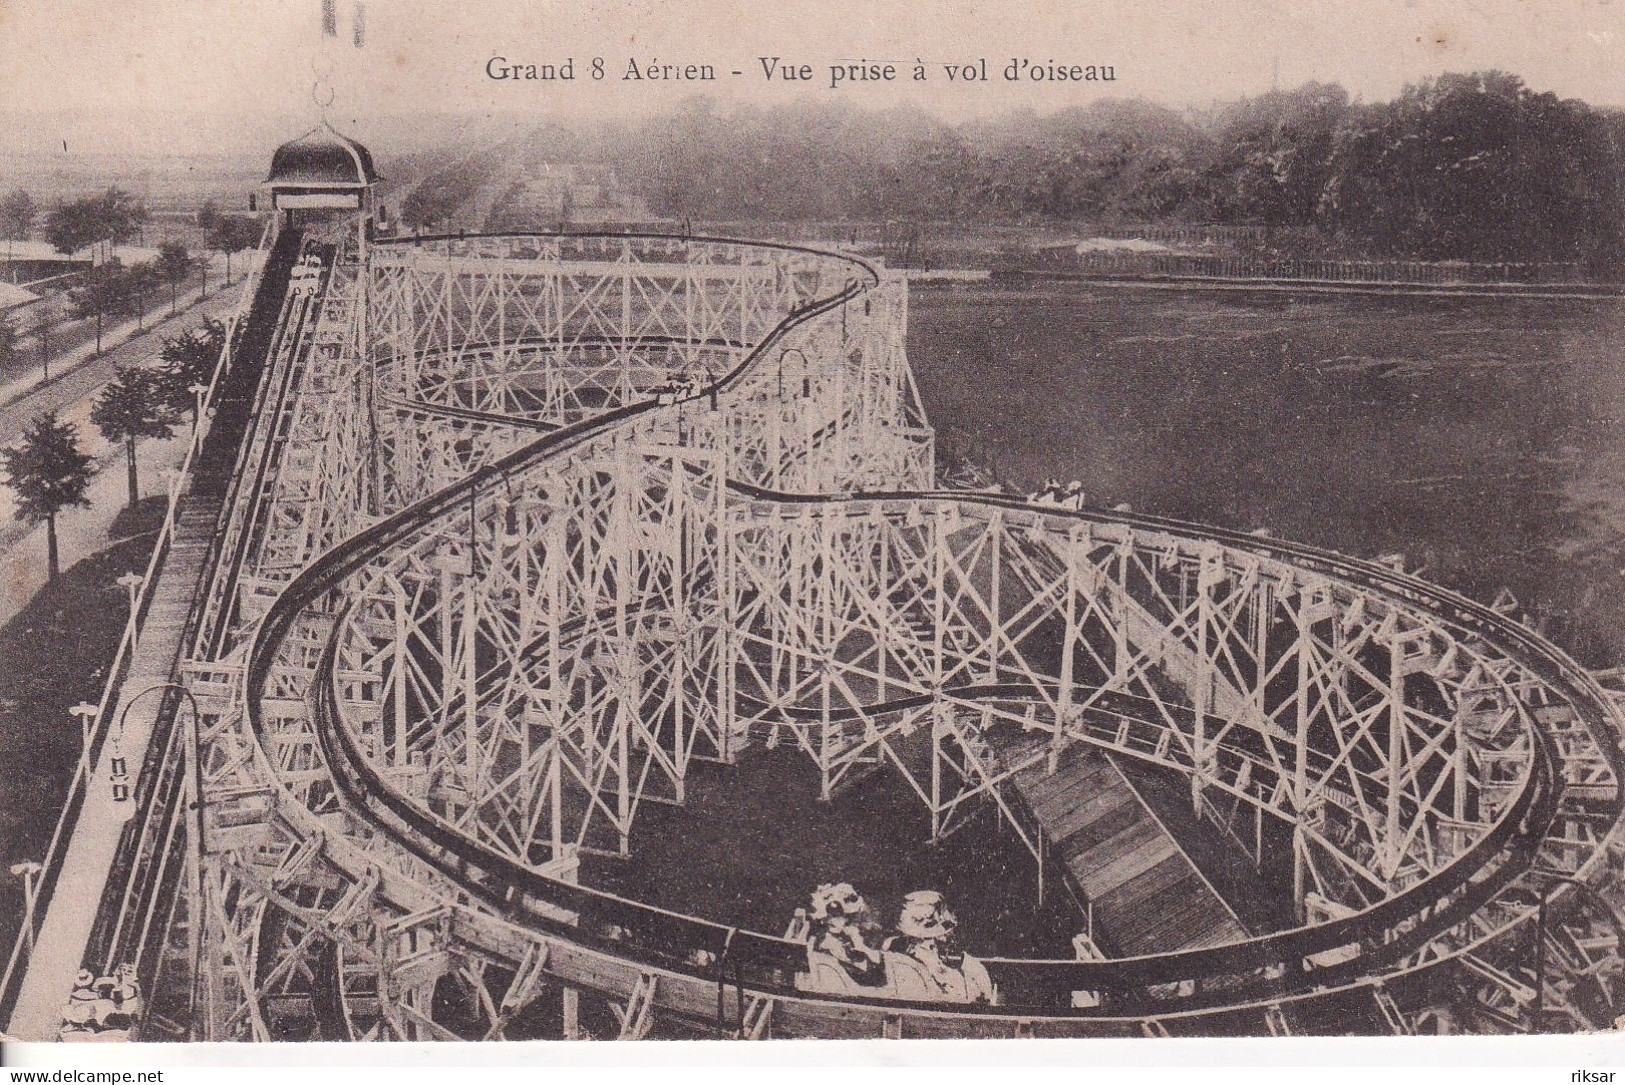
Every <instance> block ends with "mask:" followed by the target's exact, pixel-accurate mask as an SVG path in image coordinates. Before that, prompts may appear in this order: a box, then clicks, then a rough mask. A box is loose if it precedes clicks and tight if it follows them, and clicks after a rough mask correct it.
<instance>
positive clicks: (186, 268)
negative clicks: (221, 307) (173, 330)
mask: <svg viewBox="0 0 1625 1085" xmlns="http://www.w3.org/2000/svg"><path fill="white" fill-rule="evenodd" d="M191 273H192V257H191V254H190V253H188V252H187V251H186V246H185V245H182V244H181V243H180V242H178V241H165V242H164V243H163V244H162V245H160V246H158V277H159V278H160V279H162V280H163V281H164V282H166V283H168V284H169V315H170V316H174V315H175V304H176V300H175V294H176V291H177V290H178V289H179V288H180V285H181V283H182V282H184V281H185V279H186V276H188V275H190V274H191Z"/></svg>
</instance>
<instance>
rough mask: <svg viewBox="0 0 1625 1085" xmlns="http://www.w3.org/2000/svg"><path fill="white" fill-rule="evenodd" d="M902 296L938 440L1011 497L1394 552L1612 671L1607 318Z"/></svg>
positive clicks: (1615, 570) (1620, 436)
mask: <svg viewBox="0 0 1625 1085" xmlns="http://www.w3.org/2000/svg"><path fill="white" fill-rule="evenodd" d="M909 305H910V331H909V357H910V361H911V362H912V363H913V365H914V367H915V370H916V373H917V375H918V377H919V382H920V388H921V394H922V396H923V398H924V400H925V406H926V411H927V414H928V415H929V416H930V418H931V420H932V422H933V423H934V424H935V425H936V426H937V427H938V430H939V434H940V436H941V440H942V442H943V445H944V447H946V448H949V449H964V450H966V451H968V453H969V454H970V455H971V456H972V457H974V458H977V459H980V460H981V461H982V462H984V464H985V465H987V466H990V467H992V468H993V469H995V470H996V471H997V472H998V473H999V475H1000V476H1001V477H1002V478H1004V479H1006V480H1008V481H1010V482H1011V483H1013V484H1016V485H1020V486H1023V487H1029V486H1033V485H1036V484H1037V483H1038V481H1040V480H1041V479H1043V478H1044V477H1046V476H1048V475H1057V476H1059V477H1061V478H1063V479H1066V478H1078V479H1081V480H1083V482H1084V484H1085V489H1086V491H1087V492H1088V493H1089V495H1090V497H1091V499H1092V500H1093V501H1094V502H1096V503H1104V504H1107V505H1113V504H1117V503H1119V502H1128V503H1130V504H1132V505H1133V506H1134V507H1135V508H1136V509H1138V510H1140V511H1144V512H1151V513H1158V514H1163V515H1169V516H1176V517H1183V518H1188V519H1193V520H1199V521H1207V522H1213V523H1218V524H1223V525H1227V526H1231V527H1239V528H1243V529H1249V530H1250V529H1253V528H1257V527H1268V528H1269V529H1271V530H1272V531H1273V532H1274V533H1275V534H1276V535H1278V536H1281V537H1284V538H1293V539H1299V540H1303V541H1306V542H1311V543H1317V544H1321V545H1325V546H1330V547H1333V548H1336V549H1339V550H1342V551H1344V552H1347V553H1351V554H1358V555H1363V556H1374V555H1376V554H1378V553H1382V552H1385V551H1392V550H1399V551H1403V552H1405V553H1406V554H1407V555H1408V557H1409V559H1410V562H1411V564H1412V566H1413V567H1414V566H1416V565H1418V564H1423V563H1425V565H1426V567H1427V568H1426V572H1425V574H1424V575H1426V576H1428V577H1429V578H1431V579H1434V580H1436V581H1439V582H1441V583H1444V584H1446V585H1449V586H1452V587H1455V588H1459V589H1462V590H1465V591H1467V592H1468V593H1470V594H1472V595H1474V596H1476V597H1479V598H1483V599H1486V600H1487V599H1490V598H1492V597H1493V596H1494V595H1495V593H1496V591H1497V590H1498V589H1499V588H1500V587H1501V586H1503V585H1504V586H1506V587H1509V588H1511V589H1512V591H1513V592H1514V593H1515V594H1516V595H1517V596H1518V598H1519V599H1520V600H1521V601H1522V602H1523V603H1524V605H1525V607H1526V608H1527V609H1528V610H1529V611H1530V612H1531V613H1532V615H1534V616H1535V618H1536V619H1538V620H1540V621H1542V622H1544V623H1546V626H1547V629H1548V631H1549V632H1550V633H1551V635H1553V636H1554V637H1556V638H1557V639H1558V640H1559V641H1560V642H1561V643H1563V644H1564V645H1565V646H1566V647H1569V648H1570V649H1571V650H1574V651H1575V652H1577V653H1578V654H1579V655H1580V656H1581V657H1582V658H1583V659H1584V660H1585V661H1586V662H1588V663H1591V664H1594V665H1605V664H1611V663H1615V662H1618V661H1619V660H1620V659H1621V658H1622V657H1625V652H1622V649H1625V591H1622V587H1625V581H1622V573H1621V570H1622V568H1625V428H1622V427H1625V375H1622V373H1621V369H1620V365H1619V360H1620V358H1621V356H1622V347H1625V331H1622V329H1621V328H1620V322H1619V315H1620V312H1621V309H1622V303H1619V302H1613V301H1608V302H1565V301H1545V300H1540V301H1531V300H1510V299H1475V298H1437V297H1408V298H1374V297H1363V296H1354V295H1340V296H1294V295H1282V294H1263V293H1255V294H1221V293H1216V292H1210V291H1197V290H1191V291H1168V290H1146V289H1136V288H1113V287H1095V286H1089V285H1083V284H1049V283H1046V284H1035V285H1032V286H1029V287H1025V288H1024V287H1020V286H1007V285H1003V284H999V283H992V284H980V285H963V286H941V287H916V288H915V289H913V290H912V291H911V294H910V299H909Z"/></svg>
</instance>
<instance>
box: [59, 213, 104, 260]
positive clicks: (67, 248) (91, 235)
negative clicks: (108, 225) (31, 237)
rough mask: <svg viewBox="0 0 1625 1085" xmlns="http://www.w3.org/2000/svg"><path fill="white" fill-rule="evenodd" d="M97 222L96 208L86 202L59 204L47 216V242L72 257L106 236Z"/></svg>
mask: <svg viewBox="0 0 1625 1085" xmlns="http://www.w3.org/2000/svg"><path fill="white" fill-rule="evenodd" d="M100 229H101V228H100V226H99V225H98V224H97V222H96V220H95V209H94V207H93V206H92V205H91V204H90V203H88V202H86V201H84V200H75V201H74V202H72V203H59V204H57V205H56V206H55V207H53V208H51V211H50V214H48V215H46V216H45V240H47V241H49V242H50V243H51V245H52V246H53V247H54V248H55V249H56V251H57V252H60V253H62V254H63V255H64V256H72V255H73V254H74V253H76V252H78V251H79V250H80V249H82V248H84V247H85V246H86V245H89V244H90V243H91V242H93V241H99V240H101V238H102V237H103V236H104V235H103V234H102V233H101V232H100Z"/></svg>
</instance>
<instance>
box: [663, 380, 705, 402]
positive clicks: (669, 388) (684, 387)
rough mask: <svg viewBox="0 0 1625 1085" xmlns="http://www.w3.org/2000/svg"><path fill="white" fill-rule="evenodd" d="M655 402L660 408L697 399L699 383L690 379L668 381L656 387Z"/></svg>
mask: <svg viewBox="0 0 1625 1085" xmlns="http://www.w3.org/2000/svg"><path fill="white" fill-rule="evenodd" d="M654 392H655V402H656V403H658V404H660V405H661V406H663V407H664V406H669V405H671V404H673V403H682V402H683V401H685V400H690V399H697V398H698V397H699V395H700V382H699V381H697V380H694V379H693V378H691V377H684V378H683V379H682V380H674V381H668V382H666V383H665V384H662V385H658V386H656V388H655V390H654Z"/></svg>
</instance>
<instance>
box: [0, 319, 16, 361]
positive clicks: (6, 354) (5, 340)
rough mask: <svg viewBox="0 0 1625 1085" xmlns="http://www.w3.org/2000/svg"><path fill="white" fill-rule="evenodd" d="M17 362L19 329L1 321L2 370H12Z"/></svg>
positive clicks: (0, 353) (0, 354)
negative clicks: (12, 366)
mask: <svg viewBox="0 0 1625 1085" xmlns="http://www.w3.org/2000/svg"><path fill="white" fill-rule="evenodd" d="M16 360H17V329H16V327H14V326H13V325H12V324H11V323H10V322H9V321H5V320H0V369H9V368H11V363H12V362H14V361H16Z"/></svg>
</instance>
